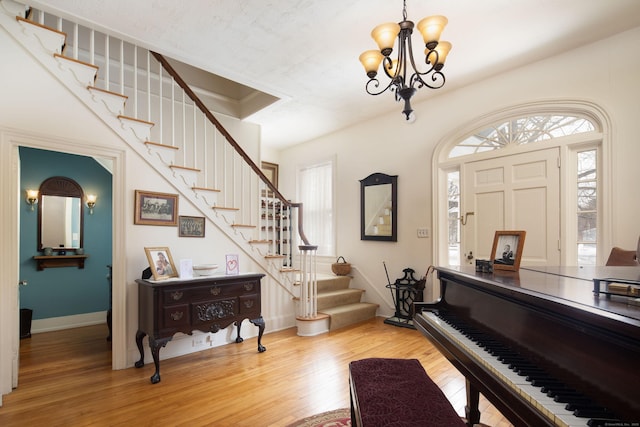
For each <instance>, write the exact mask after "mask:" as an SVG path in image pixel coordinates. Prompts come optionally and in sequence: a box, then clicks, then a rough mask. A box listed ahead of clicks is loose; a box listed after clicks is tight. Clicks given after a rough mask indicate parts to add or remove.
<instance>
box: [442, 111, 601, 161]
mask: <svg viewBox="0 0 640 427" xmlns="http://www.w3.org/2000/svg"><path fill="white" fill-rule="evenodd" d="M594 130H596V126H595V125H594V124H593V123H592V122H591V121H590V120H589V119H586V118H584V117H577V116H565V115H544V116H542V115H538V116H530V117H521V118H517V119H512V120H508V121H505V122H501V123H499V124H496V125H493V126H490V127H488V128H485V129H483V130H481V131H480V132H477V133H475V134H473V135H471V136H469V137H468V138H466V139H464V140H462V141H461V142H459V143H458V144H457V145H456V146H455V147H454V148H453V149H452V150H451V152H450V153H449V158H453V157H460V156H466V155H468V154H474V153H482V152H484V151H491V150H499V149H500V148H504V147H506V146H508V145H512V144H515V145H522V144H531V143H534V142H540V141H545V140H549V139H553V138H559V137H562V136H568V135H575V134H578V133H584V132H592V131H594Z"/></svg>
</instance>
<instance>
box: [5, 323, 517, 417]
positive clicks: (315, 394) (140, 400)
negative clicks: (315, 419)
mask: <svg viewBox="0 0 640 427" xmlns="http://www.w3.org/2000/svg"><path fill="white" fill-rule="evenodd" d="M106 335H107V330H106V326H102V325H98V326H90V327H84V328H78V329H70V330H65V331H56V332H48V333H42V334H34V335H33V336H32V337H31V338H28V339H24V340H21V348H20V357H21V360H20V376H19V387H18V388H17V389H16V390H14V391H13V392H12V393H10V394H9V395H7V396H5V397H4V398H3V404H4V406H3V407H1V408H0V425H2V426H18V427H20V426H33V425H43V426H45V425H46V426H74V427H75V426H130V425H136V426H222V427H226V426H243V427H244V426H246V427H282V426H285V425H287V424H288V423H291V422H293V421H295V420H297V419H299V418H303V417H306V416H309V415H313V414H317V413H320V412H324V411H328V410H331V409H337V408H346V407H348V406H349V385H348V380H349V378H348V375H349V374H348V364H349V362H350V361H352V360H358V359H363V358H367V357H395V358H416V359H418V360H420V362H421V363H422V365H423V366H424V367H425V369H426V371H427V373H428V374H429V376H430V377H431V378H432V379H433V380H434V381H435V382H436V383H437V384H438V385H439V386H440V387H441V388H442V389H443V391H444V393H445V394H446V395H447V397H448V398H449V399H450V400H451V402H452V404H453V406H454V408H455V409H456V411H457V412H458V413H459V414H460V415H463V414H464V405H465V392H464V377H462V375H461V374H460V373H459V372H458V371H457V370H456V369H455V368H454V367H453V366H452V365H451V364H450V363H449V362H448V361H447V360H446V359H445V358H444V357H443V356H442V355H441V354H440V353H439V352H438V351H437V350H436V349H435V348H434V347H433V346H432V345H431V344H430V343H429V342H428V341H427V339H426V338H424V337H423V336H422V335H421V334H420V333H419V332H417V331H415V330H412V329H407V328H399V327H395V326H391V325H386V324H384V323H383V322H382V319H380V318H379V319H375V320H371V321H367V322H363V323H360V324H358V325H356V326H351V327H346V328H342V329H339V330H337V331H333V332H330V333H328V334H324V335H320V336H317V337H299V336H297V335H296V331H295V329H288V330H285V331H280V332H275V333H271V334H267V335H265V336H264V338H263V343H264V345H265V346H266V347H267V351H266V352H264V353H258V352H257V351H256V345H257V344H256V339H255V338H253V339H247V340H245V341H244V343H241V344H229V345H226V346H223V347H217V348H213V349H209V350H204V351H201V352H198V353H194V354H190V355H187V356H182V357H177V358H173V359H168V360H164V361H162V364H161V375H162V381H161V382H160V383H159V384H155V385H152V384H151V383H150V382H149V377H150V376H151V375H152V374H153V363H147V365H146V366H145V367H144V368H141V369H136V368H130V369H125V370H121V371H112V370H111V350H110V344H109V343H108V342H107V341H106V340H105V337H106ZM168 345H171V343H169V344H168ZM480 405H481V406H480V407H481V410H483V413H482V419H481V421H482V422H483V423H486V424H489V425H491V426H495V427H508V426H511V424H510V423H509V422H508V421H507V420H505V419H504V418H503V417H502V415H501V414H500V413H499V412H498V411H497V410H496V409H495V408H494V407H493V406H491V405H490V404H489V403H488V402H487V401H486V400H485V399H484V398H482V399H481V404H480Z"/></svg>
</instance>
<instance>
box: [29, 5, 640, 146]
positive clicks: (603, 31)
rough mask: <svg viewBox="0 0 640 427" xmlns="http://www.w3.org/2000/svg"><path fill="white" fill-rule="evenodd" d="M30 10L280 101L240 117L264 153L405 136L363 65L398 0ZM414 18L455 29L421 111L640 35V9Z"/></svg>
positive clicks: (475, 10)
mask: <svg viewBox="0 0 640 427" xmlns="http://www.w3.org/2000/svg"><path fill="white" fill-rule="evenodd" d="M20 1H22V0H20ZM30 4H32V5H34V6H36V7H40V8H42V9H45V10H48V11H51V12H55V13H58V14H59V15H61V16H64V17H67V18H73V19H75V20H76V21H78V22H80V23H83V24H90V26H94V27H95V28H96V29H109V32H110V33H111V34H114V33H115V35H117V36H119V37H121V38H123V39H125V40H128V41H131V42H135V43H137V44H139V45H141V46H145V47H147V48H149V49H151V50H155V51H157V52H159V53H162V54H163V55H165V56H168V57H171V58H174V59H176V60H179V61H182V62H184V63H187V64H191V65H193V66H195V67H198V68H200V69H202V70H205V71H207V72H210V73H213V74H215V75H217V76H220V77H223V78H225V79H228V80H232V81H235V82H238V83H241V84H242V85H244V86H248V87H249V88H253V89H257V90H258V91H261V92H263V93H264V94H267V96H268V97H269V98H271V97H275V98H274V99H275V100H276V102H273V103H271V104H270V105H268V106H267V107H266V108H262V109H261V110H259V111H258V112H255V113H254V112H252V111H245V112H244V113H242V112H240V113H239V116H241V117H246V118H245V120H248V121H251V122H255V123H258V124H260V125H261V129H262V142H263V145H264V146H265V147H269V148H272V149H276V150H277V149H279V148H283V147H286V146H288V145H292V144H297V143H301V142H305V141H308V140H311V139H313V138H316V137H319V136H321V135H324V134H328V133H331V132H334V131H337V130H339V129H341V128H344V127H347V126H349V125H352V124H355V123H358V122H360V121H363V120H366V119H370V118H372V117H375V116H378V115H381V114H384V113H388V112H390V111H394V112H395V111H397V114H398V126H404V123H403V122H404V120H403V117H404V116H402V115H401V113H400V111H401V110H402V105H400V104H397V103H395V102H394V101H393V95H392V94H390V93H385V94H383V95H380V96H377V97H372V96H370V95H368V94H366V93H365V90H364V86H365V83H366V81H367V77H366V75H365V73H364V69H363V68H362V65H361V64H360V62H359V61H358V56H359V55H360V53H361V52H363V51H365V50H368V49H373V48H375V46H376V45H375V42H374V41H373V40H372V39H371V37H370V33H371V30H372V29H373V27H375V26H376V25H378V24H381V23H384V22H394V21H395V22H399V21H401V20H402V1H401V0H190V1H188V2H186V1H176V0H138V1H131V0H109V1H104V0H35V1H33V2H31V3H30ZM407 12H408V19H410V20H412V21H414V22H416V23H417V22H418V21H419V20H420V19H422V18H423V17H425V16H429V15H445V16H447V17H448V18H449V24H448V26H447V27H446V28H445V30H444V33H443V36H442V38H441V39H442V40H448V41H450V42H451V43H452V44H453V49H452V51H451V53H450V54H449V57H448V59H447V63H446V65H445V67H444V69H443V72H444V74H445V75H446V79H447V83H446V84H445V86H444V87H443V88H442V89H439V90H437V91H434V90H429V89H422V90H421V91H419V92H418V93H417V94H416V96H415V97H414V100H415V101H414V102H413V104H414V106H415V105H416V103H417V102H419V101H421V100H426V99H430V98H434V97H436V96H438V95H439V94H442V93H444V92H447V91H451V90H454V89H456V88H460V87H462V86H465V85H469V84H473V83H474V82H476V81H478V80H480V79H484V78H486V77H489V76H491V75H494V74H498V73H501V72H504V71H506V70H509V69H512V68H516V67H520V66H523V65H526V64H528V63H531V62H535V61H538V60H541V59H543V58H545V57H548V56H552V55H556V54H559V53H562V52H564V51H567V50H570V49H573V48H575V47H577V46H580V45H583V44H586V43H590V42H594V41H596V40H599V39H602V38H605V37H608V36H610V35H613V34H616V33H619V32H622V31H625V30H627V29H630V28H634V27H637V26H640V1H638V0H482V1H479V0H455V1H453V0H407ZM418 38H419V34H414V39H415V40H418ZM416 44H417V42H416ZM416 54H418V53H417V52H416ZM420 54H422V53H420ZM597 57H598V54H597V53H596V52H594V59H596V58H597ZM594 66H597V63H595V62H594ZM232 93H237V94H238V97H239V98H243V97H244V98H247V97H252V96H253V95H252V93H253V91H252V90H250V89H247V88H244V87H239V88H236V89H235V90H232V91H231V92H230V93H227V94H225V95H227V96H233V95H232ZM274 99H271V101H273V100H274ZM271 101H269V102H271ZM269 102H264V104H265V105H267V104H269ZM425 105H428V104H423V105H418V106H417V107H416V108H415V110H416V116H417V120H420V116H421V115H424V116H426V114H427V112H426V111H424V109H425V108H426V107H425ZM421 110H422V111H421Z"/></svg>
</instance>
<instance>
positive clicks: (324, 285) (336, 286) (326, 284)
mask: <svg viewBox="0 0 640 427" xmlns="http://www.w3.org/2000/svg"><path fill="white" fill-rule="evenodd" d="M350 284H351V277H349V276H339V277H338V276H336V277H334V278H331V279H319V280H318V292H329V291H337V290H340V289H347V288H349V285H350Z"/></svg>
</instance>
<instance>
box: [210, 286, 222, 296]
mask: <svg viewBox="0 0 640 427" xmlns="http://www.w3.org/2000/svg"><path fill="white" fill-rule="evenodd" d="M209 292H211V295H214V296H215V295H220V292H222V289H221V288H220V287H218V286H216V287H215V288H211V289H209Z"/></svg>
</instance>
